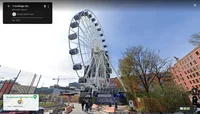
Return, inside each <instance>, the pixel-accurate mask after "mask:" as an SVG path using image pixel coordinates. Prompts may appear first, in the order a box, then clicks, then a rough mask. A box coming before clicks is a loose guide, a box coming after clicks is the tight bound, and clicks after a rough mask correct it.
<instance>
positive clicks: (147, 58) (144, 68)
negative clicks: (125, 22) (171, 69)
mask: <svg viewBox="0 0 200 114" xmlns="http://www.w3.org/2000/svg"><path fill="white" fill-rule="evenodd" d="M166 65H168V61H167V59H161V57H160V56H159V52H158V53H157V52H155V51H154V50H151V49H149V48H146V49H145V48H143V47H142V46H136V47H134V46H131V47H129V48H127V49H126V52H125V53H123V58H122V59H120V60H119V72H120V74H121V75H122V76H126V77H128V78H130V77H135V78H134V79H137V80H139V81H140V82H141V83H142V86H143V87H144V89H145V91H146V93H149V91H150V86H151V84H152V82H153V81H154V80H155V78H158V79H159V80H161V79H162V78H163V77H164V76H160V75H159V73H160V72H161V71H168V70H166V69H165V67H166ZM129 83H130V82H129ZM160 83H161V82H160ZM124 84H125V85H126V86H128V85H129V86H130V88H134V87H131V86H133V85H131V84H128V83H124ZM127 84H128V85H127ZM132 91H134V90H132Z"/></svg>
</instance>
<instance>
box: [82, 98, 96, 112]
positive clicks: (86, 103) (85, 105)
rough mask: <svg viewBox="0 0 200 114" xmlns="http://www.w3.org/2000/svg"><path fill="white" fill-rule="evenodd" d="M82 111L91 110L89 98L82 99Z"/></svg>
mask: <svg viewBox="0 0 200 114" xmlns="http://www.w3.org/2000/svg"><path fill="white" fill-rule="evenodd" d="M81 105H82V111H85V112H88V110H90V111H91V110H92V105H93V103H92V102H91V101H90V100H83V102H82V104H81Z"/></svg>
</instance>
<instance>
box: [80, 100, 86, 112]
mask: <svg viewBox="0 0 200 114" xmlns="http://www.w3.org/2000/svg"><path fill="white" fill-rule="evenodd" d="M81 106H82V111H84V106H85V100H83V101H82V103H81Z"/></svg>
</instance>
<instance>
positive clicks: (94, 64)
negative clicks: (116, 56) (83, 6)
mask: <svg viewBox="0 0 200 114" xmlns="http://www.w3.org/2000/svg"><path fill="white" fill-rule="evenodd" d="M68 39H69V40H68V41H69V54H70V55H71V59H72V63H73V70H75V71H76V73H77V75H78V77H79V83H81V84H82V85H84V86H85V87H95V88H106V87H108V85H109V79H110V74H111V73H112V69H111V67H110V62H109V56H108V50H107V44H106V40H105V37H104V32H103V29H102V27H101V24H100V22H99V21H98V19H97V17H96V16H95V15H94V13H93V12H91V11H90V10H84V11H81V12H79V13H77V14H75V15H74V17H73V18H72V20H71V22H70V26H69V32H68Z"/></svg>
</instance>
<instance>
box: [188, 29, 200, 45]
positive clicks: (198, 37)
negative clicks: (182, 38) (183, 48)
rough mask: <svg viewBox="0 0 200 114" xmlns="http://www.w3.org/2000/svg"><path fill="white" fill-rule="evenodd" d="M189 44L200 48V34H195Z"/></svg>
mask: <svg viewBox="0 0 200 114" xmlns="http://www.w3.org/2000/svg"><path fill="white" fill-rule="evenodd" d="M189 43H191V44H192V45H195V46H200V32H199V33H195V34H193V35H192V36H191V37H190V39H189Z"/></svg>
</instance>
